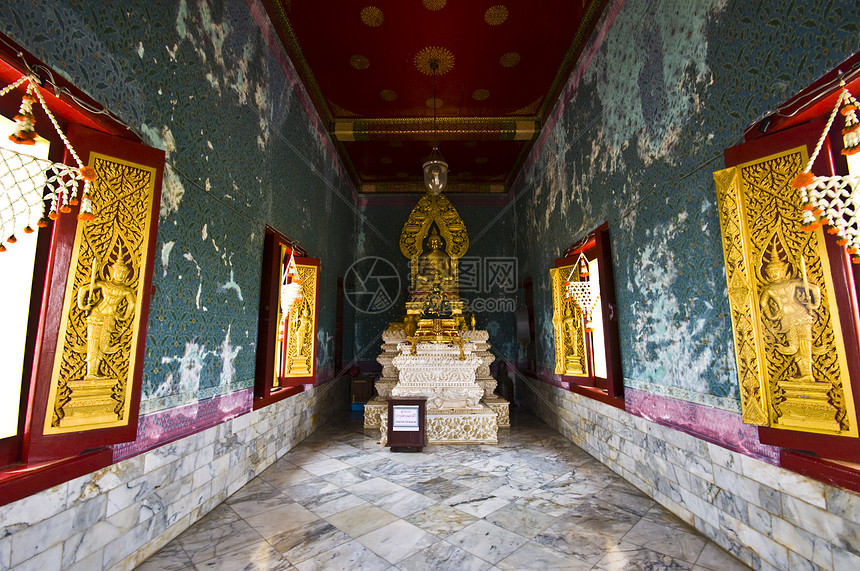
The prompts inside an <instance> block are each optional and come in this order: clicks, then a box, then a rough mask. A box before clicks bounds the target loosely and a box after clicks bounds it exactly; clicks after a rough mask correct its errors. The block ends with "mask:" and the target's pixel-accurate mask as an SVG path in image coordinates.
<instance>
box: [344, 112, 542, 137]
mask: <svg viewBox="0 0 860 571" xmlns="http://www.w3.org/2000/svg"><path fill="white" fill-rule="evenodd" d="M329 129H330V131H331V134H332V136H333V137H334V138H335V139H337V140H339V141H387V140H390V139H391V138H392V137H398V138H403V139H408V140H415V141H433V140H435V139H436V138H437V137H440V136H441V137H442V138H443V140H446V141H457V140H461V139H462V140H474V139H475V136H476V135H477V136H478V139H479V140H482V141H529V140H532V139H534V138H535V137H536V136H537V135H538V134H539V133H540V129H541V123H540V120H539V119H538V118H537V117H439V118H438V120H437V124H436V127H435V128H434V123H433V118H432V117H398V118H383V117H374V118H370V119H355V120H338V121H334V122H332V124H331V126H330V127H329Z"/></svg>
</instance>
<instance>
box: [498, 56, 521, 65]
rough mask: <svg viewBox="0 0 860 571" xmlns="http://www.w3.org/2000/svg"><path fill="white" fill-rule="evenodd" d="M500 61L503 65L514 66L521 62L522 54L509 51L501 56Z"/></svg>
mask: <svg viewBox="0 0 860 571" xmlns="http://www.w3.org/2000/svg"><path fill="white" fill-rule="evenodd" d="M499 63H500V64H502V67H514V66H515V65H517V64H518V63H520V54H518V53H517V52H508V53H506V54H505V55H503V56H502V57H501V58H499Z"/></svg>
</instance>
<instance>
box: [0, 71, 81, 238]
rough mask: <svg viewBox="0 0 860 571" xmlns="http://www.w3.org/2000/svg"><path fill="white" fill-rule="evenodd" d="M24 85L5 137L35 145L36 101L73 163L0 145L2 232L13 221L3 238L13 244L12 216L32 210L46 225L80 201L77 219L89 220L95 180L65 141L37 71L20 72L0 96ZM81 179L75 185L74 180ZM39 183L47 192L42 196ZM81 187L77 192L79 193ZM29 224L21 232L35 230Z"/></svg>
mask: <svg viewBox="0 0 860 571" xmlns="http://www.w3.org/2000/svg"><path fill="white" fill-rule="evenodd" d="M25 84H26V91H25V93H24V95H23V97H22V98H21V105H20V107H19V108H18V114H17V115H16V116H15V122H16V130H15V132H14V133H13V134H12V135H10V136H9V140H11V141H13V142H14V143H17V144H19V145H24V146H27V145H34V144H35V142H36V138H37V137H38V133H37V131H36V117H35V115H34V114H33V105H34V104H36V103H39V104H40V105H41V106H42V109H43V110H44V112H45V115H47V116H48V119H49V120H50V122H51V124H52V125H53V126H54V129H55V130H56V132H57V135H59V137H60V139H61V140H62V141H63V144H64V145H65V148H66V150H68V152H69V154H70V155H71V156H72V158H73V159H74V161H75V164H76V166H69V165H65V164H63V163H56V162H53V161H49V160H46V159H40V158H37V157H33V156H30V155H28V154H26V153H21V152H17V151H10V150H7V149H0V177H2V179H3V180H4V186H3V188H2V189H0V196H2V197H3V198H5V199H6V200H5V202H6V203H8V206H6V207H4V208H2V209H0V214H2V216H0V236H3V235H6V232H7V231H8V229H7V228H6V226H7V225H11V226H13V229H12V234H11V235H9V236H8V237H7V238H6V240H5V242H7V243H9V244H14V243H15V242H16V241H17V239H16V238H15V234H14V231H15V230H14V226H15V219H16V218H25V217H26V218H28V219H29V217H30V213H31V212H33V214H34V217H35V216H36V215H37V214H35V210H36V209H41V210H40V211H39V213H38V216H39V222H38V223H37V226H39V227H40V228H44V227H45V226H47V225H48V219H51V220H55V219H56V218H57V216H59V214H62V213H68V212H71V210H72V208H71V207H72V206H77V205H78V204H80V209H79V211H78V219H79V220H82V221H87V220H92V219H94V218H95V215H94V214H93V203H92V199H91V198H90V183H91V182H93V181H94V180H96V178H97V174H96V171H95V169H94V168H92V167H90V166H84V164H83V162H82V161H81V158H80V157H79V156H78V153H77V152H75V149H74V147H72V144H71V143H70V142H69V140H68V138H67V137H66V135H65V134H64V133H63V131H62V129H60V125H59V123H58V122H57V119H56V118H55V117H54V114H53V113H51V110H50V109H49V108H48V105H47V103H46V102H45V99H44V97H43V96H42V93H41V92H40V91H39V89H38V87H37V86H38V85H39V84H40V80H39V79H38V78H37V77H35V76H30V75H24V76H22V77H20V78H19V79H18V80H17V81H15V82H14V83H11V84H9V85H7V86H6V87H4V88H3V89H0V97H2V96H4V95H6V94H7V93H10V92H11V91H14V90H15V89H18V88H19V87H21V86H22V85H25ZM79 182H80V183H82V184H81V185H80V188H79V184H78V183H79ZM43 186H44V187H45V188H46V189H47V192H46V193H45V194H44V195H43V194H42V193H43ZM34 190H35V191H36V192H37V193H38V200H34V201H28V200H25V199H23V197H25V196H28V195H30V194H32V192H33V191H34ZM79 191H80V194H79ZM45 200H47V201H48V203H49V206H48V212H47V213H45ZM33 231H34V230H33V228H32V227H31V226H30V225H29V224H27V226H26V227H25V228H24V232H25V233H28V234H29V233H31V232H33ZM5 250H6V247H5V245H3V244H2V243H0V252H3V251H5Z"/></svg>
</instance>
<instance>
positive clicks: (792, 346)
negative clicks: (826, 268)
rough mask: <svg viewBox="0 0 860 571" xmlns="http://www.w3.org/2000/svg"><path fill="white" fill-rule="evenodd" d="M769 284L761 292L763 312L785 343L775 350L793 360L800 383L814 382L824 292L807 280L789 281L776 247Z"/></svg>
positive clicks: (767, 267)
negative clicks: (819, 311)
mask: <svg viewBox="0 0 860 571" xmlns="http://www.w3.org/2000/svg"><path fill="white" fill-rule="evenodd" d="M764 271H765V275H766V278H767V284H766V285H765V286H764V287H763V288H762V291H761V296H760V298H759V303H760V305H761V312H762V314H763V315H764V317H765V318H766V319H768V320H769V321H770V322H771V323H772V324H773V325H774V327H773V332H774V333H775V334H776V336H777V337H778V338H779V337H780V336H781V337H782V338H783V340H784V342H783V344H781V345H777V346H776V347H775V349H776V350H777V351H779V352H780V353H781V354H783V355H786V356H788V357H791V358H792V359H793V360H794V362H795V363H796V365H797V369H798V371H799V373H800V375H799V377H796V380H798V381H807V382H811V381H814V380H815V379H814V378H813V376H812V352H813V351H812V342H813V338H812V324H813V322H814V319H815V317H814V312H815V310H816V309H817V308H818V307H819V305H821V289H820V288H819V287H818V286H817V285H815V284H810V283H808V281H807V280H805V279H799V278H796V277H794V278H790V277H788V264H787V263H785V262H784V261H782V259H781V258H780V256H779V253H778V252H777V250H776V244H774V246H773V249H772V250H771V255H770V260H769V261H768V262H767V265H765V268H764Z"/></svg>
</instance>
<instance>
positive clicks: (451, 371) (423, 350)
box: [380, 342, 507, 445]
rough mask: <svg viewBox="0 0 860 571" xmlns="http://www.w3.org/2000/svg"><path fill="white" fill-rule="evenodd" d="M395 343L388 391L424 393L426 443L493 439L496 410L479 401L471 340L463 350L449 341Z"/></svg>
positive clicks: (383, 421)
mask: <svg viewBox="0 0 860 571" xmlns="http://www.w3.org/2000/svg"><path fill="white" fill-rule="evenodd" d="M398 349H399V354H398V355H397V356H396V357H394V358H393V359H392V364H393V365H394V366H396V367H397V370H398V376H399V380H398V382H397V384H396V385H395V386H394V388H392V389H391V397H392V398H406V397H424V398H426V399H427V410H426V433H427V443H428V444H446V443H447V444H453V443H461V444H464V443H469V444H495V443H497V442H498V428H499V422H498V421H499V413H498V412H497V411H496V410H494V409H493V408H492V407H491V406H489V405H488V404H487V403H485V402H484V398H485V394H484V393H485V389H484V387H482V386H481V385H479V384H478V383H477V380H476V376H475V373H476V370H477V369H478V367H479V366H481V364H482V363H483V359H482V357H480V356H478V355H476V354H475V353H474V350H475V344H474V343H468V342H467V343H464V344H463V350H462V354H461V351H460V348H459V347H458V346H457V345H455V344H451V343H418V344H417V346H416V347H415V348H414V349H415V350H414V354H413V346H412V344H411V343H401V344H399V345H398ZM494 404H496V405H498V404H500V403H494ZM504 404H505V405H507V403H506V402H505V403H504ZM505 412H506V407H505ZM387 416H388V412H387V410H386V411H383V412H382V417H381V418H380V444H382V445H386V443H387V430H386V428H387V426H388V419H387ZM505 416H507V415H505Z"/></svg>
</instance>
